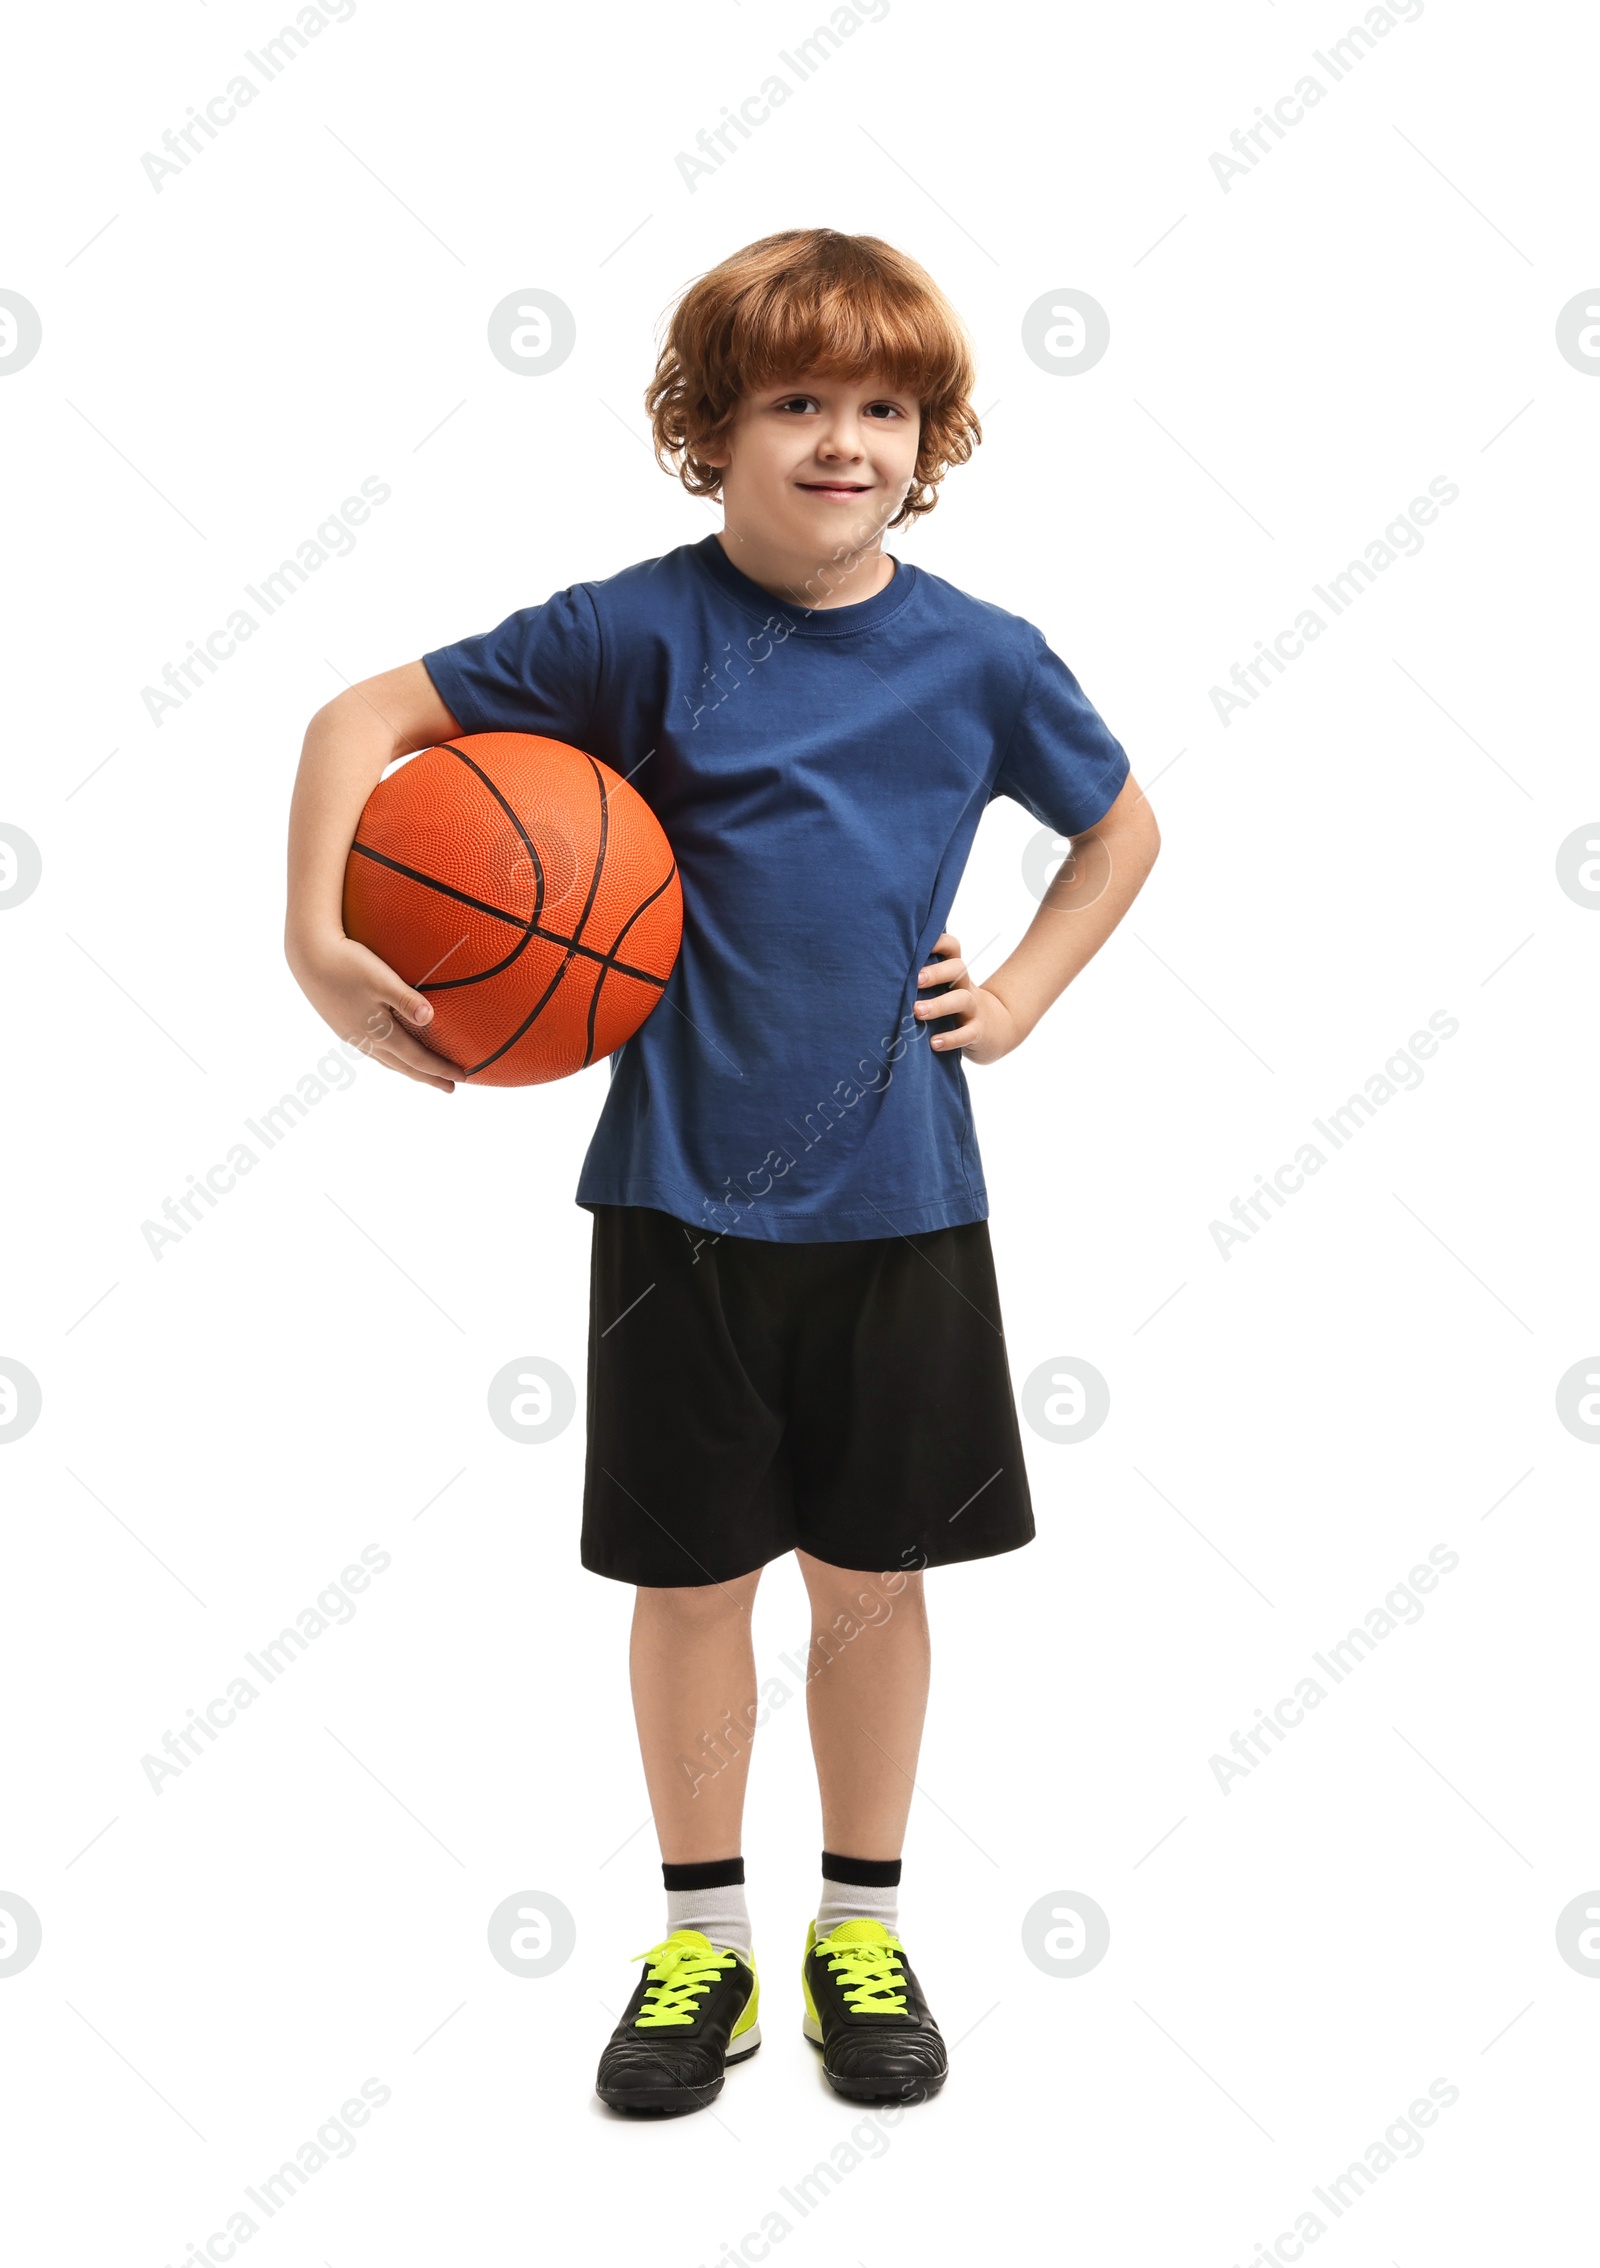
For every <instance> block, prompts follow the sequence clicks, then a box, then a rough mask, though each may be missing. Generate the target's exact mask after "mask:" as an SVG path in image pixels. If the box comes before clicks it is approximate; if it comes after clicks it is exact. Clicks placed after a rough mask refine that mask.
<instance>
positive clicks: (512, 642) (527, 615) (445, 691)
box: [422, 583, 600, 748]
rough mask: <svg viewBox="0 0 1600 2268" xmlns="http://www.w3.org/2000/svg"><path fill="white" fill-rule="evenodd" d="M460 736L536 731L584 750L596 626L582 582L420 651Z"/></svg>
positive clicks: (595, 677)
mask: <svg viewBox="0 0 1600 2268" xmlns="http://www.w3.org/2000/svg"><path fill="white" fill-rule="evenodd" d="M422 666H423V668H424V669H425V670H426V671H427V673H428V675H429V676H430V677H431V678H432V680H433V682H434V685H435V686H436V688H437V689H438V693H439V697H440V699H441V700H442V701H443V702H444V704H445V706H446V708H447V709H448V710H449V711H450V714H451V715H452V716H453V717H454V718H455V720H456V722H457V724H458V725H459V726H460V727H461V729H462V731H463V732H536V733H542V734H543V735H544V736H545V738H546V739H549V740H565V741H570V742H571V743H572V744H573V745H574V746H575V747H578V748H582V747H585V746H587V744H588V740H589V734H590V727H591V723H592V720H593V715H594V706H595V692H596V688H597V687H598V685H599V681H600V625H599V622H598V620H597V619H596V616H595V610H594V601H593V600H592V599H591V598H590V596H589V594H588V592H587V590H586V589H585V588H584V586H583V584H581V583H574V584H573V585H572V587H571V588H570V589H569V590H565V591H557V592H555V593H554V595H553V596H552V597H550V598H547V599H546V600H545V602H544V604H543V606H525V607H522V608H521V609H520V610H519V611H518V612H517V613H516V614H508V615H507V616H506V619H505V620H504V622H502V623H501V624H500V626H499V628H498V629H496V630H485V631H483V632H482V633H481V635H479V636H478V637H475V638H463V639H461V641H460V642H459V644H456V645H453V646H440V647H437V648H436V649H435V650H434V652H432V653H429V654H424V655H423V657H422Z"/></svg>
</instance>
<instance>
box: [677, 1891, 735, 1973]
mask: <svg viewBox="0 0 1600 2268" xmlns="http://www.w3.org/2000/svg"><path fill="white" fill-rule="evenodd" d="M675 1929H697V1930H699V1931H700V1933H701V1935H702V1936H703V1937H709V1938H710V1940H711V1942H712V1944H713V1945H714V1946H715V1947H716V1948H717V1950H718V1952H719V1953H739V1954H742V1955H743V1956H744V1958H745V1959H746V1960H748V1959H749V1958H750V1916H749V1913H748V1912H747V1910H746V1908H745V1902H744V1885H743V1884H742V1883H739V1882H729V1883H724V1884H722V1885H721V1886H720V1887H719V1888H717V1889H715V1890H669V1891H668V1892H667V1930H668V1934H669V1935H670V1934H671V1932H672V1931H673V1930H675Z"/></svg>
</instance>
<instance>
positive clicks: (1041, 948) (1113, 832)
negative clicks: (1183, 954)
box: [915, 776, 1161, 1063]
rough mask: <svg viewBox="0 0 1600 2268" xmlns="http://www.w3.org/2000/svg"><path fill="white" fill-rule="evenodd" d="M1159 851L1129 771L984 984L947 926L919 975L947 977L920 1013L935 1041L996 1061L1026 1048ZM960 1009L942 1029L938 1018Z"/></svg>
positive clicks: (927, 980)
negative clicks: (970, 971) (944, 988)
mask: <svg viewBox="0 0 1600 2268" xmlns="http://www.w3.org/2000/svg"><path fill="white" fill-rule="evenodd" d="M1160 848H1161V834H1160V830H1159V829H1158V827H1157V826H1156V822H1155V814H1154V813H1153V812H1152V811H1151V809H1150V806H1149V804H1148V803H1147V802H1146V801H1145V798H1144V791H1143V789H1142V788H1140V787H1139V786H1138V785H1137V784H1136V782H1135V781H1134V780H1133V778H1132V777H1131V776H1130V777H1129V778H1128V779H1126V780H1125V781H1124V782H1123V785H1122V791H1121V793H1120V794H1119V795H1118V797H1117V800H1116V801H1115V803H1113V804H1112V806H1111V809H1110V810H1109V811H1108V812H1107V813H1106V815H1105V817H1104V818H1103V819H1101V820H1099V821H1098V822H1097V823H1096V824H1095V825H1094V826H1093V827H1090V828H1088V829H1087V830H1086V832H1085V833H1083V834H1081V835H1075V836H1074V837H1073V842H1072V856H1071V857H1070V858H1068V859H1064V860H1063V861H1062V863H1061V866H1060V868H1059V869H1058V871H1057V873H1056V875H1055V878H1054V880H1053V881H1052V882H1051V884H1050V887H1049V889H1048V890H1046V892H1045V894H1044V897H1043V899H1042V900H1041V901H1040V905H1039V911H1038V912H1037V913H1036V914H1035V915H1034V917H1033V919H1032V921H1031V922H1030V923H1029V924H1028V927H1027V929H1026V931H1025V932H1024V934H1023V937H1022V940H1021V943H1020V944H1019V945H1018V946H1017V949H1016V951H1015V952H1014V953H1012V954H1011V955H1010V956H1009V958H1008V959H1006V960H1004V961H1002V962H1001V964H1000V966H999V967H998V968H997V969H996V970H995V972H994V975H993V976H992V977H990V978H989V979H988V980H987V982H985V983H984V984H981V985H980V984H975V983H973V982H972V981H971V980H970V979H969V978H968V976H967V964H966V963H965V961H963V960H962V959H961V957H960V955H961V947H960V945H959V944H958V943H957V941H956V939H955V938H954V937H952V936H951V935H950V933H949V931H948V930H947V931H946V932H945V934H944V936H943V937H941V938H940V939H939V941H938V943H937V944H936V945H935V946H934V948H933V950H934V952H935V953H937V954H940V955H942V956H944V957H943V958H941V959H939V960H937V961H933V962H931V963H930V964H929V965H928V967H927V968H925V969H923V970H922V971H921V973H920V975H919V976H918V978H917V983H918V985H919V986H923V985H939V984H947V983H948V984H949V985H950V990H949V991H948V992H941V993H937V994H935V995H934V997H933V998H931V999H926V1000H919V1001H918V1003H917V1006H916V1009H915V1014H916V1015H917V1016H918V1017H919V1018H920V1019H921V1020H922V1021H923V1022H924V1023H932V1024H933V1025H934V1026H935V1029H934V1031H933V1032H932V1033H931V1034H930V1040H929V1044H930V1045H931V1046H933V1047H936V1048H939V1049H941V1050H943V1049H945V1048H952V1047H955V1048H960V1049H961V1051H962V1053H963V1054H964V1055H965V1056H966V1058H967V1061H968V1062H969V1063H994V1062H996V1061H998V1059H999V1058H1000V1057H1001V1056H1002V1055H1009V1054H1010V1052H1011V1050H1012V1049H1013V1048H1014V1047H1020V1046H1021V1044H1022V1042H1023V1041H1024V1040H1025V1039H1026V1038H1027V1036H1028V1034H1029V1033H1030V1032H1031V1031H1032V1030H1033V1027H1034V1026H1035V1024H1037V1023H1038V1021H1039V1019H1040V1017H1041V1016H1042V1015H1043V1014H1044V1013H1045V1010H1046V1009H1047V1008H1049V1007H1050V1006H1051V1004H1052V1003H1053V1002H1054V1001H1055V1000H1057V999H1059V998H1060V996H1061V994H1062V993H1063V992H1064V991H1065V990H1066V988H1067V986H1068V985H1069V984H1070V983H1071V982H1072V980H1073V978H1074V977H1075V976H1076V975H1077V974H1078V972H1079V970H1080V969H1083V968H1085V967H1087V965H1088V963H1089V962H1090V961H1092V960H1093V958H1094V956H1095V954H1096V953H1098V952H1099V950H1100V948H1101V946H1102V945H1103V944H1104V943H1105V941H1106V939H1107V938H1108V937H1109V936H1110V935H1111V932H1112V931H1113V930H1114V929H1115V928H1116V926H1117V924H1118V922H1119V921H1120V920H1121V919H1122V917H1123V915H1124V914H1125V913H1126V912H1127V910H1128V908H1129V907H1130V906H1131V905H1132V903H1133V901H1134V899H1135V898H1136V897H1137V896H1138V895H1139V892H1140V890H1141V889H1142V888H1143V886H1144V880H1145V877H1146V875H1147V874H1148V873H1149V872H1150V869H1151V867H1152V866H1153V865H1154V864H1155V860H1156V853H1157V851H1159V850H1160ZM951 1015H955V1016H959V1017H960V1019H961V1021H960V1023H959V1024H958V1025H953V1026H951V1027H950V1028H949V1029H948V1030H946V1029H945V1028H944V1027H943V1026H942V1025H940V1024H939V1023H938V1019H939V1018H940V1017H942V1016H951Z"/></svg>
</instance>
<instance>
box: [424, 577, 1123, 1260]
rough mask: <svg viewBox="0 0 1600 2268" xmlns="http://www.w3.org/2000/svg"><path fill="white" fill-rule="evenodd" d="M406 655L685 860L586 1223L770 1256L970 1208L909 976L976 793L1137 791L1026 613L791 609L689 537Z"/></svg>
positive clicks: (1086, 814)
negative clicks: (791, 1246)
mask: <svg viewBox="0 0 1600 2268" xmlns="http://www.w3.org/2000/svg"><path fill="white" fill-rule="evenodd" d="M891 556H892V554H891ZM423 661H424V664H425V666H426V668H427V671H428V674H429V676H430V677H431V678H432V680H433V683H434V684H435V686H436V687H437V688H438V691H439V694H440V697H441V698H442V699H443V701H444V702H445V704H446V706H447V707H448V708H449V710H450V712H451V714H452V715H453V716H454V717H455V719H456V722H457V724H458V725H459V726H460V728H461V730H462V731H463V732H468V733H471V732H531V733H543V734H545V735H546V736H548V737H549V738H550V739H553V740H564V741H568V742H570V743H571V744H572V745H573V746H574V747H577V748H582V749H585V750H587V751H588V753H589V754H591V755H593V756H597V757H599V758H600V759H601V761H602V762H603V763H606V764H609V765H610V766H611V767H612V768H613V770H615V771H617V772H619V773H620V774H621V775H622V777H623V778H624V779H626V780H627V781H629V782H630V784H631V785H632V786H633V787H635V788H636V789H637V790H638V792H639V793H640V795H642V796H643V797H644V799H645V801H646V802H647V803H648V804H649V805H650V807H651V809H652V810H653V811H654V812H655V815H656V817H657V818H658V819H659V820H660V822H661V825H662V827H663V829H664V830H665V832H666V835H667V839H668V841H669V842H670V844H671V846H672V851H673V855H674V857H675V858H676V860H677V864H678V870H679V875H680V878H681V882H682V888H683V944H682V947H681V949H680V951H679V954H678V958H677V961H676V963H675V965H674V967H673V971H672V976H671V978H670V980H669V982H668V984H667V985H666V987H665V989H664V991H663V993H662V995H661V998H660V1000H659V1002H658V1003H657V1005H656V1006H655V1007H654V1008H653V1009H652V1011H651V1013H650V1015H649V1016H648V1017H647V1018H646V1020H645V1022H644V1023H643V1024H642V1025H641V1027H640V1028H639V1030H638V1031H637V1032H636V1033H635V1034H634V1036H633V1038H632V1039H630V1040H629V1041H627V1043H626V1044H625V1045H624V1046H623V1047H621V1048H619V1049H618V1050H617V1051H616V1053H615V1054H614V1055H613V1056H612V1057H611V1059H610V1061H611V1082H610V1086H609V1088H608V1090H607V1093H606V1099H605V1105H604V1108H603V1109H602V1111H601V1113H600V1119H599V1123H598V1125H597V1126H596V1128H595V1132H594V1137H593V1140H592V1141H591V1143H590V1145H589V1150H588V1154H587V1156H586V1157H585V1159H584V1162H583V1170H582V1173H581V1175H580V1177H579V1182H578V1190H577V1202H578V1204H580V1205H584V1206H591V1205H651V1206H656V1207H659V1208H660V1210H662V1211H663V1212H667V1213H672V1214H675V1215H676V1216H677V1217H678V1218H679V1219H680V1220H683V1221H685V1222H688V1223H690V1224H692V1225H693V1226H694V1227H696V1228H699V1229H701V1230H704V1231H706V1232H708V1233H711V1234H731V1235H734V1236H747V1237H764V1238H767V1239H769V1240H771V1241H773V1242H775V1243H791V1242H800V1241H806V1240H811V1239H821V1240H825V1241H838V1240H847V1239H852V1238H858V1237H874V1236H890V1235H894V1234H896V1233H900V1234H911V1233H914V1232H916V1231H918V1230H923V1229H934V1228H945V1227H950V1226H953V1225H956V1224H958V1223H960V1222H963V1221H975V1220H983V1219H985V1218H986V1217H987V1215H988V1209H989V1206H988V1195H987V1192H986V1190H985V1188H984V1181H983V1169H982V1166H981V1164H980V1162H979V1158H978V1145H977V1138H976V1134H975V1130H974V1127H973V1121H972V1105H971V1102H970V1101H969V1099H968V1094H967V1082H966V1074H965V1071H964V1069H963V1066H962V1061H961V1055H960V1051H959V1050H957V1049H948V1048H947V1049H940V1050H935V1049H933V1048H931V1047H930V1046H929V1045H928V1024H929V1021H930V1019H928V1018H924V1017H917V1016H914V1015H913V1014H912V1009H913V1007H914V1004H915V1003H916V1001H917V1000H918V999H919V998H926V997H927V996H928V994H927V991H926V990H925V991H924V992H923V993H921V994H919V993H918V990H917V971H918V970H919V969H920V968H921V967H923V966H924V964H925V963H926V962H927V961H928V960H929V957H930V953H931V948H932V946H933V944H934V941H935V940H936V939H937V938H938V936H939V935H940V933H941V932H942V931H943V929H944V928H945V926H946V923H947V921H948V919H949V914H950V907H951V904H952V901H953V900H954V898H955V894H956V886H957V884H958V883H959V881H960V879H961V874H962V870H963V868H964V867H965V865H966V862H967V856H968V853H969V851H970V850H971V848H972V841H973V837H974V835H975V834H976V833H977V828H978V821H979V820H980V819H981V818H982V816H983V811H984V806H985V805H986V804H988V803H990V802H992V801H993V799H994V798H995V797H996V796H997V795H1008V796H1010V797H1012V798H1013V799H1014V800H1015V801H1016V802H1018V803H1020V804H1021V805H1022V806H1023V808H1024V809H1025V810H1027V811H1029V812H1031V813H1032V814H1033V816H1034V818H1036V819H1037V820H1039V821H1040V822H1041V823H1042V824H1043V825H1045V826H1047V827H1051V828H1053V829H1054V830H1055V831H1056V832H1057V833H1058V834H1062V835H1076V834H1081V833H1082V832H1083V831H1084V830H1085V829H1086V828H1089V827H1092V826H1093V825H1094V823H1095V822H1096V821H1097V820H1098V819H1100V818H1102V817H1103V816H1104V814H1105V813H1106V811H1107V810H1108V809H1109V808H1110V806H1111V804H1112V803H1113V802H1114V801H1115V799H1116V796H1117V793H1118V791H1119V789H1120V788H1121V786H1122V783H1123V781H1124V780H1125V779H1126V777H1127V774H1128V759H1127V757H1126V755H1125V754H1124V752H1123V750H1122V748H1121V746H1120V744H1119V743H1118V742H1117V741H1116V740H1115V739H1113V737H1112V735H1111V733H1110V732H1109V731H1108V730H1107V728H1106V726H1105V725H1104V723H1102V721H1101V719H1100V717H1099V716H1098V715H1097V713H1096V712H1095V710H1094V709H1093V707H1092V706H1091V705H1090V703H1089V702H1088V700H1087V699H1086V698H1085V697H1084V695H1083V693H1082V692H1081V691H1080V690H1079V687H1078V683H1077V680H1076V679H1075V678H1074V677H1073V675H1072V673H1071V671H1070V670H1069V669H1068V668H1067V667H1066V666H1065V664H1064V663H1063V662H1061V661H1060V660H1059V659H1058V657H1057V656H1056V655H1055V654H1054V653H1053V652H1052V651H1051V649H1050V647H1049V646H1048V645H1047V644H1046V643H1045V640H1044V638H1043V637H1042V635H1041V634H1040V632H1039V631H1038V630H1036V629H1035V628H1034V627H1033V625H1032V624H1031V623H1029V622H1026V621H1024V620H1023V619H1022V618H1021V617H1020V616H1018V615H1015V614H1008V613H1006V612H1005V611H1004V609H1002V608H1000V607H997V606H990V605H987V604H985V603H984V602H983V601H982V600H980V599H974V598H969V597H967V595H966V594H965V593H964V592H962V591H959V590H957V589H956V588H955V587H954V585H953V584H951V583H947V582H944V581H942V580H941V578H940V577H939V576H937V575H930V574H929V573H928V572H927V571H926V569H924V568H919V567H914V566H907V565H906V564H905V563H904V562H903V561H901V560H896V561H895V571H894V574H893V576H892V578H891V579H890V581H889V582H888V583H887V584H885V586H884V588H883V589H882V590H881V591H879V592H877V593H876V594H875V595H874V596H873V597H871V598H868V599H863V600H860V601H858V602H857V603H856V604H854V605H849V606H835V607H824V608H821V609H807V608H805V607H800V606H794V605H791V604H789V603H788V602H786V601H783V600H780V599H777V598H774V597H773V596H772V594H771V593H770V592H769V591H766V590H764V589H763V588H762V586H761V585H760V584H759V583H756V582H753V581H752V580H751V578H750V577H749V576H748V575H746V574H744V573H743V572H742V571H741V570H740V569H739V568H737V567H736V566H735V565H734V564H733V562H732V561H731V560H730V559H729V557H728V556H727V553H726V552H725V551H724V550H723V548H722V545H721V543H720V542H719V540H718V539H717V537H716V536H715V535H708V536H706V537H705V538H704V540H703V541H701V542H699V543H690V544H683V545H680V546H679V548H678V549H677V550H676V551H670V552H668V553H667V554H666V555H665V556H664V557H663V558H660V559H648V560H642V561H641V562H640V563H639V564H638V565H637V566H634V567H625V568H624V569H623V570H622V571H621V573H620V574H616V575H610V576H607V577H606V578H605V579H604V580H603V581H599V582H589V583H575V584H573V585H572V586H571V588H570V589H568V590H564V591H557V592H556V593H555V594H554V595H553V596H552V597H550V598H549V599H547V600H546V601H545V603H544V604H543V605H542V606H530V607H524V608H522V609H521V610H520V611H519V612H518V613H516V614H512V615H510V616H508V617H507V619H506V620H505V621H504V622H502V623H501V624H500V626H499V628H498V629H497V630H491V631H488V632H486V633H484V634H483V635H482V636H481V637H473V638H465V639H463V640H462V641H461V642H460V643H459V644H457V645H451V646H444V647H441V648H439V649H438V651H436V652H434V653H430V654H425V655H424V656H423ZM954 1028H955V1027H954V1025H947V1026H946V1029H948V1030H953V1029H954Z"/></svg>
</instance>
